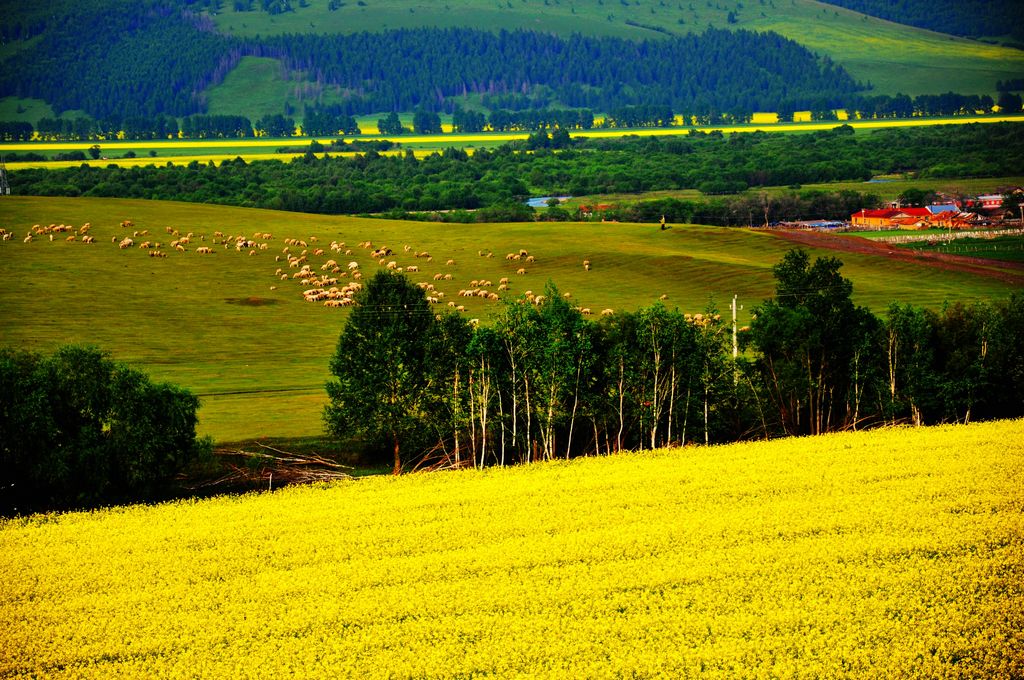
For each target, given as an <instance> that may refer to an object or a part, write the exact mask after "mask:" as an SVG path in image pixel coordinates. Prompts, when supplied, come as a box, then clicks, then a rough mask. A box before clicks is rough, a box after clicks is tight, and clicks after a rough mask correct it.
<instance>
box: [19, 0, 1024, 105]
mask: <svg viewBox="0 0 1024 680" xmlns="http://www.w3.org/2000/svg"><path fill="white" fill-rule="evenodd" d="M246 4H247V3H245V2H235V3H220V2H217V3H214V2H209V1H199V2H187V3H186V2H184V0H146V2H145V3H132V2H126V0H93V2H90V3H85V4H82V3H69V2H54V3H51V4H49V5H48V7H47V11H42V10H39V9H38V8H34V7H32V6H26V5H23V4H21V3H14V2H9V1H8V2H3V3H0V10H3V13H4V16H5V22H4V25H3V27H0V37H2V38H3V45H2V47H0V59H3V60H4V69H3V70H2V71H0V111H10V110H12V109H13V110H14V111H15V112H14V113H13V114H12V115H13V117H17V118H24V117H26V116H32V115H37V116H38V115H41V114H40V113H34V112H37V111H38V112H41V111H45V110H46V109H45V106H46V105H47V104H48V105H50V106H52V107H53V109H55V110H56V111H57V112H60V111H62V110H70V109H83V110H87V111H90V112H91V113H92V114H93V115H99V116H109V115H112V114H115V113H116V114H119V115H123V116H152V115H155V114H157V113H170V114H173V115H178V116H181V115H184V114H187V113H193V112H197V111H205V110H208V109H209V110H212V111H214V112H217V113H238V114H244V115H247V116H249V117H251V118H253V119H255V118H258V117H259V116H261V115H264V114H267V113H287V114H289V115H294V114H299V115H301V111H302V105H303V104H306V103H310V102H314V103H329V102H335V101H340V100H341V99H342V98H343V97H344V96H347V95H349V94H351V93H352V92H358V91H359V90H360V89H361V87H362V86H361V85H359V84H356V85H355V86H354V87H353V86H350V85H344V86H341V87H339V86H338V85H337V84H336V82H335V81H332V79H331V77H330V76H328V77H326V78H325V71H327V70H329V69H326V68H322V66H321V65H320V64H314V65H311V64H310V63H309V60H308V59H302V58H297V57H296V55H294V54H292V55H288V54H286V53H287V52H288V50H283V51H282V50H281V49H280V48H279V46H278V45H279V44H280V36H283V35H286V34H288V35H303V34H319V35H333V34H352V33H356V32H361V31H371V32H374V33H382V32H385V31H393V30H396V29H412V28H422V27H435V28H451V27H468V28H476V29H483V30H486V31H497V30H512V29H526V30H531V31H537V32H539V33H541V34H545V35H556V36H562V37H563V38H568V37H570V36H572V35H584V36H596V37H617V38H628V39H632V40H642V39H651V40H653V41H655V44H656V43H657V41H662V40H670V39H672V38H673V37H676V38H678V37H680V36H685V35H690V34H704V33H705V32H706V31H707V30H708V29H709V28H721V29H730V30H734V29H745V30H749V31H756V32H764V31H771V32H775V33H778V34H781V35H782V36H785V37H787V38H790V39H792V40H795V41H796V42H798V43H799V44H800V45H803V46H804V47H806V48H809V49H810V50H813V51H814V52H815V53H817V54H818V55H821V56H823V57H829V58H830V59H831V60H832V61H833V62H834V63H835V64H837V65H838V66H839V67H841V68H843V69H845V70H846V72H848V73H849V74H850V75H851V76H852V77H853V78H855V79H857V80H858V81H860V82H862V83H865V84H870V85H871V86H872V87H873V89H872V90H870V91H868V92H867V94H885V93H890V94H895V93H896V92H903V93H906V94H910V95H916V94H929V93H930V94H938V93H941V92H946V91H955V92H959V93H962V94H986V95H990V96H993V97H994V96H995V95H996V92H995V85H996V82H997V81H1000V80H1001V81H1010V80H1014V79H1019V78H1020V77H1021V75H1022V74H1024V52H1022V51H1020V50H1015V49H1011V48H1007V47H1001V46H996V45H990V44H985V43H981V42H976V41H972V40H966V39H962V38H955V37H952V36H949V35H945V34H940V33H933V32H930V31H926V30H922V29H917V28H912V27H908V26H904V25H901V24H894V23H890V22H887V21H884V20H881V19H876V18H873V17H868V16H866V15H862V14H858V13H856V12H852V11H850V10H847V9H842V8H839V7H836V6H834V5H827V4H823V3H819V2H814V1H812V0H778V1H777V2H776V0H765V2H760V1H758V2H757V3H753V2H751V3H746V4H744V3H739V2H737V3H735V4H724V5H723V4H721V3H715V4H712V3H707V2H684V1H683V0H676V1H675V2H670V1H669V0H618V1H617V2H613V1H612V0H572V1H569V0H517V1H513V0H506V1H505V2H495V3H493V4H492V3H489V2H488V3H485V2H481V0H446V1H444V2H442V1H441V0H436V1H432V0H426V1H424V0H359V1H358V2H336V1H334V2H328V1H327V0H313V1H309V2H306V1H304V2H302V3H280V2H272V3H264V4H265V5H267V6H268V7H269V8H271V9H272V10H273V8H275V7H277V8H281V7H284V6H285V5H288V6H290V7H291V9H290V11H284V12H281V13H277V14H271V13H269V12H264V11H238V10H237V8H238V7H242V6H245V5H246ZM248 4H249V5H253V3H248ZM329 5H330V6H331V7H335V9H333V10H332V9H330V8H329ZM758 40H760V39H758ZM268 41H269V42H268ZM275 41H277V42H275ZM436 42H437V41H435V44H436ZM748 42H751V44H750V46H749V49H748V50H746V51H745V50H743V49H736V48H730V49H729V53H730V54H732V55H734V56H735V58H736V59H737V61H735V65H736V66H737V67H739V66H740V65H741V64H742V63H746V61H747V60H749V59H753V58H754V57H758V56H760V57H764V59H765V61H767V62H772V61H773V60H774V61H775V62H777V63H783V62H784V63H785V64H786V65H787V67H789V66H792V64H793V61H794V57H793V56H792V55H790V56H785V57H784V56H782V55H781V54H780V55H775V56H773V55H771V54H761V52H771V51H773V50H774V49H775V48H774V47H770V46H766V45H765V44H763V43H761V42H758V41H753V40H748ZM755 43H756V44H755ZM183 44H187V45H189V49H188V50H182V49H180V46H181V45H183ZM611 51H612V52H615V51H617V50H614V49H613V50H611ZM618 51H621V50H618ZM696 51H697V52H698V53H699V52H700V51H701V48H699V47H698V48H697V50H696ZM689 52H691V53H692V52H694V50H692V49H691V50H689ZM653 54H654V55H655V56H656V55H657V52H656V50H655V51H654V52H653ZM371 58H372V57H371ZM254 59H261V60H262V61H258V62H257V61H253V60H254ZM645 59H646V57H645V58H644V59H641V60H640V61H644V60H645ZM468 61H471V59H467V58H464V57H460V58H458V59H457V60H455V61H453V60H452V59H447V63H449V64H452V63H456V62H457V63H466V62H468ZM520 61H521V60H520V59H504V60H503V63H504V64H510V63H519V62H520ZM591 61H592V62H593V69H595V70H594V71H593V72H590V73H587V74H577V73H575V71H576V70H577V68H576V67H575V66H570V67H569V68H571V69H572V71H573V73H572V74H571V76H570V77H571V78H572V79H574V82H576V83H578V84H579V85H580V86H582V87H584V89H585V88H586V87H587V83H588V82H589V80H592V79H593V78H595V77H597V78H601V77H604V76H606V75H608V74H607V73H604V72H605V71H607V70H608V67H607V65H604V64H602V63H601V62H600V60H590V61H587V62H586V63H591ZM629 61H631V62H632V61H637V60H636V58H635V57H631V58H630V60H629ZM275 62H276V63H275ZM610 63H611V62H610ZM90 65H91V66H90ZM381 67H382V68H383V69H384V70H383V71H382V74H384V75H383V76H381V77H383V78H384V79H385V81H386V80H387V79H388V78H390V76H388V75H387V74H388V73H401V72H402V71H401V69H399V70H398V71H395V70H394V68H393V67H392V66H390V65H388V64H383V63H382V64H381ZM555 68H556V69H557V67H555ZM645 68H647V67H645ZM711 68H712V69H713V70H717V72H718V73H719V74H723V75H729V74H732V71H734V70H735V69H728V68H727V67H723V66H720V65H717V62H711ZM388 69H390V70H388ZM544 70H545V71H546V72H548V73H551V72H552V69H551V68H548V67H545V69H544ZM650 70H651V72H652V73H658V72H663V71H665V69H664V68H651V69H650ZM798 70H806V69H804V67H800V68H799V69H798ZM598 71H600V72H601V73H598ZM690 71H691V72H694V73H698V72H699V73H704V72H705V71H707V68H706V67H705V66H694V67H691V68H690ZM732 75H735V74H732ZM489 77H490V78H494V79H495V80H494V81H493V85H494V87H495V88H497V91H499V92H500V91H502V88H503V87H505V85H504V84H503V83H502V82H501V80H502V79H503V78H507V75H501V76H493V75H492V76H489ZM784 77H785V78H788V79H790V80H791V82H790V84H791V85H792V86H794V87H796V88H799V87H800V86H804V85H807V84H806V83H804V84H801V83H799V82H798V80H800V79H799V78H796V77H794V76H792V75H787V76H784ZM417 78H419V76H417ZM429 79H430V81H431V82H433V81H435V80H436V81H438V83H439V84H440V82H441V81H442V80H444V74H443V73H436V74H433V75H431V76H430V78H429ZM741 79H742V80H744V81H748V82H754V79H752V78H751V77H749V76H747V75H743V76H741ZM484 82H490V81H487V79H486V78H485V79H484ZM523 82H529V83H531V85H529V86H527V88H526V90H527V92H529V90H530V88H531V87H533V86H535V85H536V84H537V83H539V82H544V81H543V80H538V79H537V78H536V76H533V77H531V78H528V79H526V80H525V81H523ZM516 83H519V80H518V79H517V80H516ZM478 84H479V83H478ZM394 85H395V87H396V88H397V89H396V99H395V101H396V102H397V101H399V99H400V95H401V93H402V92H403V91H405V90H407V89H408V88H407V87H406V85H405V84H399V83H394ZM516 87H518V84H517V85H516ZM633 87H634V86H632V85H631V86H630V87H625V88H623V90H624V92H623V94H624V95H626V96H629V95H630V91H631V89H632V88H633ZM693 87H694V86H693V85H689V84H684V85H683V89H684V90H686V89H687V88H689V89H692V88H693ZM773 87H775V86H773ZM810 87H811V88H812V90H814V91H818V92H821V93H822V95H823V96H825V97H826V98H829V97H831V96H832V92H831V90H828V89H825V88H822V87H821V86H820V85H818V84H811V85H810ZM659 88H660V89H662V90H664V89H665V83H661V82H660V81H659V83H658V84H657V85H656V87H655V91H657V90H658V89H659ZM699 89H700V90H701V91H702V92H705V93H707V92H714V91H720V90H721V88H716V87H715V86H713V85H712V86H709V85H707V84H706V83H702V84H700V85H699ZM764 89H765V88H761V90H764ZM470 90H471V91H470V93H469V96H467V97H466V98H465V99H464V100H463V103H464V104H467V105H470V106H472V105H475V104H477V103H478V101H477V99H475V98H474V95H473V91H475V90H473V88H470ZM842 91H843V90H837V91H836V92H842ZM478 94H479V92H478V91H477V95H478ZM634 94H635V93H634ZM641 95H642V96H641V98H642V99H647V98H649V95H647V94H643V93H641ZM699 95H700V93H699V92H698V93H696V94H695V95H687V96H690V97H691V100H692V97H693V96H699ZM772 96H773V97H774V98H777V95H772ZM29 97H36V98H39V97H41V98H43V99H45V100H47V101H46V102H43V103H41V104H39V105H36V104H33V106H34V107H35V108H31V107H28V106H26V101H27V98H29ZM417 97H419V95H417ZM574 98H575V99H576V100H577V101H576V103H575V104H573V105H582V106H589V107H590V108H595V105H594V104H593V103H585V102H584V99H581V98H580V97H574ZM387 101H388V100H387V98H386V97H385V99H383V100H382V101H381V103H379V105H375V106H379V108H375V109H373V110H374V111H378V110H389V109H392V108H395V106H398V107H399V108H409V107H408V106H407V104H405V103H402V104H387V103H386V102H387ZM747 101H749V102H751V104H750V105H753V106H758V107H764V106H765V105H764V104H763V103H760V102H755V100H754V99H751V98H750V97H747ZM112 102H117V103H118V106H117V107H116V108H112V105H111V103H112ZM581 102H584V103H581ZM563 103H564V102H563ZM645 103H646V102H645ZM650 103H655V102H650ZM715 105H716V106H718V107H719V108H727V107H728V106H729V104H724V103H717V104H715ZM596 108H598V110H601V109H602V108H604V107H603V106H601V107H596ZM363 112H365V111H363Z"/></svg>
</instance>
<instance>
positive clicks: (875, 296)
mask: <svg viewBox="0 0 1024 680" xmlns="http://www.w3.org/2000/svg"><path fill="white" fill-rule="evenodd" d="M126 219H130V220H132V221H133V222H134V226H133V227H130V228H123V227H121V226H119V225H120V223H121V222H122V221H123V220H126ZM86 222H89V223H91V224H92V225H93V226H92V234H93V235H94V236H95V237H96V238H97V243H95V244H92V245H85V244H82V243H81V242H73V243H67V242H65V241H64V237H63V236H59V237H58V238H56V239H55V240H54V241H53V242H50V241H48V240H47V239H46V238H45V237H43V238H41V239H36V240H35V241H34V242H31V243H23V241H22V239H23V238H24V235H25V233H26V232H27V231H28V230H29V229H30V228H31V226H32V225H34V224H50V223H66V224H71V225H75V226H76V227H78V226H81V225H82V224H84V223H86ZM0 225H3V226H4V227H5V228H7V229H8V230H12V231H14V232H15V235H16V238H14V239H12V240H11V241H6V242H3V243H2V245H0V309H2V310H4V318H5V319H7V320H8V322H7V323H4V324H0V344H3V345H10V346H14V347H31V348H35V349H39V350H48V349H50V348H52V347H54V346H56V345H59V344H63V343H68V342H78V343H95V344H97V345H99V346H100V347H102V348H104V349H107V350H110V351H111V352H112V353H113V356H114V357H115V358H117V359H119V360H123V361H129V362H131V363H132V364H133V365H136V366H138V367H140V368H143V369H145V370H146V371H147V372H149V373H150V374H151V375H152V376H153V377H154V378H155V379H158V380H169V381H172V382H175V383H178V384H181V385H182V386H185V387H188V388H190V389H192V390H194V391H195V392H196V393H198V394H199V395H200V396H201V397H202V399H203V409H202V411H201V414H200V417H201V423H200V427H201V429H202V430H203V432H205V433H209V434H212V435H213V436H214V437H215V438H217V439H218V440H222V441H232V440H238V439H242V438H248V437H255V436H264V435H265V436H305V435H312V434H316V433H318V432H320V430H321V424H320V421H319V412H320V407H321V405H322V403H323V401H324V399H325V393H324V389H323V384H324V382H325V381H326V380H327V378H328V362H329V359H330V357H331V355H332V353H333V352H334V350H335V345H336V342H337V338H338V335H339V333H340V331H341V327H342V322H343V319H344V318H345V315H346V314H347V312H346V311H345V310H344V309H330V308H325V307H323V306H322V305H320V304H312V303H307V302H304V301H303V299H302V290H303V286H302V285H301V284H300V283H299V282H298V281H293V280H291V279H289V280H287V281H281V280H280V277H279V276H278V275H276V274H275V271H276V270H277V269H278V268H281V267H283V268H284V270H285V272H289V271H291V270H289V269H288V266H287V263H286V262H279V261H276V260H275V257H276V255H278V254H280V252H281V249H282V248H283V247H285V243H284V241H285V239H287V238H295V239H304V240H306V241H307V243H308V244H309V248H308V249H309V250H310V251H312V250H313V249H314V248H315V247H316V246H315V245H313V242H312V240H311V238H310V237H312V236H316V237H317V238H318V239H319V247H322V248H327V247H328V244H330V242H331V241H332V240H337V241H344V242H346V243H347V244H348V246H347V247H348V248H350V249H352V251H353V252H352V255H351V256H349V255H341V254H335V253H331V251H329V250H328V251H327V252H326V253H325V255H323V256H311V257H310V264H312V265H315V266H316V270H317V271H319V268H320V266H321V265H322V263H324V262H325V261H326V260H327V259H328V258H329V257H334V258H335V259H337V260H338V261H339V262H342V263H343V264H344V263H347V262H348V261H356V262H359V263H360V264H361V265H362V267H363V268H364V269H365V270H366V271H367V272H373V271H374V270H375V268H376V266H377V265H375V264H374V263H373V261H372V260H371V259H370V257H369V254H368V251H367V250H365V249H361V248H359V247H358V246H357V244H358V243H360V242H362V241H365V240H370V241H372V242H373V243H374V244H377V245H388V246H390V247H391V248H392V249H393V250H395V251H396V254H397V257H396V259H397V260H398V262H399V263H400V264H402V265H406V264H418V265H419V266H420V270H421V271H420V274H418V275H414V278H415V280H417V281H423V282H429V283H431V284H433V285H435V286H436V288H437V289H438V290H439V291H441V292H444V293H445V294H446V297H445V298H444V301H443V302H442V305H441V306H442V307H445V308H447V307H446V305H444V302H445V301H452V302H454V303H456V304H461V305H464V306H465V308H466V312H465V313H466V314H467V315H468V316H470V317H477V318H480V319H482V320H483V321H484V322H486V321H487V319H488V318H489V317H490V316H491V315H492V314H494V313H495V311H496V310H497V304H498V303H495V302H490V301H486V300H482V299H479V298H462V297H459V295H458V292H459V290H460V289H464V288H467V287H471V281H472V280H474V279H477V280H479V279H487V280H490V281H492V282H493V283H494V284H497V283H498V281H499V280H500V279H501V278H502V277H509V278H510V279H511V281H510V283H511V290H510V291H509V294H510V295H513V296H518V295H520V294H522V293H523V292H524V291H526V290H533V291H536V292H540V291H542V290H543V288H544V285H545V284H546V283H547V282H548V281H549V280H550V281H553V282H554V283H555V284H557V286H558V287H559V289H560V290H561V291H564V292H570V293H571V294H572V296H573V297H572V300H573V301H574V303H576V304H578V305H580V306H585V307H591V308H593V309H594V310H595V314H596V313H597V312H598V311H599V310H601V309H604V308H613V309H629V310H635V309H637V308H639V307H643V306H647V305H650V304H653V303H654V302H656V301H657V300H658V298H659V296H661V295H665V296H667V297H666V300H665V304H667V305H669V306H678V308H679V309H681V310H682V311H685V312H699V311H703V310H704V309H705V307H706V306H707V304H708V301H709V299H713V300H714V301H715V302H716V303H717V305H718V307H719V308H723V309H724V308H725V307H727V305H728V302H729V301H730V300H731V298H732V296H733V295H734V294H736V295H738V296H739V299H740V303H741V304H743V305H745V311H744V312H742V314H741V323H745V322H746V320H747V319H748V318H749V317H748V315H749V313H750V310H751V309H752V307H753V306H754V305H755V304H757V303H760V302H761V301H762V300H764V299H765V298H767V297H769V296H770V295H771V294H772V291H773V290H774V279H773V277H772V273H771V267H772V266H773V265H774V264H776V263H777V262H778V261H779V260H781V259H782V256H783V254H784V253H785V252H786V251H787V250H788V249H789V248H790V247H791V244H790V243H789V242H787V241H785V240H783V239H780V238H777V237H775V236H773V235H770V234H767V233H755V232H751V231H747V230H740V229H728V228H713V227H698V226H680V225H677V226H676V228H674V229H672V230H669V231H666V232H661V231H659V230H658V229H657V227H654V226H651V225H637V224H613V223H607V224H602V223H591V224H585V225H584V224H550V223H517V224H478V225H458V224H455V225H449V224H433V223H423V222H398V221H388V220H371V219H360V218H350V217H334V216H326V215H306V214H299V213H285V212H274V211H270V210H255V209H245V208H230V207H219V206H211V205H200V204H183V203H170V202H160V201H131V200H113V199H66V198H27V197H13V196H12V197H5V198H3V199H2V200H0ZM167 228H172V229H176V230H178V232H179V233H180V234H181V235H184V234H186V233H188V232H193V242H192V243H191V244H189V245H188V248H189V252H185V253H179V252H176V251H175V250H173V249H172V248H170V247H169V242H170V241H171V240H172V239H173V238H175V237H174V236H172V235H170V234H168V233H167V231H166V230H167ZM142 230H148V232H149V233H148V234H140V235H139V236H137V237H136V241H137V242H138V243H141V241H143V240H150V241H154V242H161V243H162V244H163V245H162V248H161V249H162V250H163V251H165V252H167V253H168V255H169V256H168V257H166V258H154V257H148V256H147V251H146V250H140V249H139V248H138V247H133V248H128V249H119V248H118V247H117V245H116V244H115V243H112V242H111V239H112V238H114V239H115V240H117V239H121V238H123V237H124V236H125V235H126V234H128V235H131V234H132V233H133V232H134V231H142ZM217 231H220V232H222V233H224V234H227V235H233V234H242V233H245V234H247V235H251V234H252V233H253V232H254V231H260V232H269V233H272V234H273V236H274V238H273V240H271V241H269V242H268V243H269V246H270V247H269V248H268V250H265V251H260V250H257V251H255V254H253V255H249V254H248V252H246V251H242V252H237V251H236V250H235V249H233V248H229V249H225V248H222V247H220V246H217V249H216V253H215V254H213V255H199V254H197V253H196V252H194V250H195V248H196V247H197V246H199V245H202V244H204V243H206V244H208V245H209V244H211V242H212V240H213V237H214V234H215V232H217ZM204 239H205V240H204ZM404 245H409V246H410V248H411V249H414V250H418V251H422V250H426V251H428V252H429V253H431V254H432V255H433V261H432V262H426V261H425V260H423V259H414V258H412V257H411V255H410V254H406V253H405V252H404V248H403V246H404ZM521 248H526V249H528V250H529V251H530V252H531V253H534V254H535V255H536V256H537V262H536V264H535V265H529V266H528V269H527V272H526V274H524V275H517V274H516V273H515V272H516V269H517V268H518V267H519V266H520V265H519V264H518V263H515V262H509V261H506V259H505V258H504V254H505V253H508V252H514V251H518V250H519V249H521ZM301 249H302V248H301V247H298V248H292V250H294V251H297V250H301ZM810 250H811V252H812V253H813V254H815V255H821V254H826V253H829V251H823V250H820V249H819V250H815V249H813V248H812V249H810ZM480 252H484V253H485V254H486V252H493V253H494V257H490V258H488V257H481V256H480V255H479V253H480ZM839 257H840V258H841V259H842V260H843V262H844V263H845V266H844V268H843V274H844V276H846V277H848V278H850V279H851V280H852V281H853V283H854V286H855V289H854V290H855V294H854V297H855V300H856V302H857V303H858V304H862V305H866V306H868V307H870V308H871V309H872V310H874V311H875V312H876V313H879V314H880V313H882V312H884V310H885V308H886V306H887V305H888V304H889V303H890V302H891V301H894V300H898V301H901V302H904V303H914V304H918V305H922V306H928V307H932V308H938V307H939V306H941V305H942V304H943V302H945V301H947V300H948V301H957V300H961V301H972V300H993V299H999V298H1003V297H1005V296H1006V295H1008V294H1009V293H1010V292H1011V291H1013V290H1015V288H1016V286H1015V285H1014V284H1013V283H1007V282H1003V281H1001V280H999V279H997V278H991V277H988V276H981V275H977V274H969V273H964V272H958V271H950V270H948V269H943V268H939V267H935V266H928V265H927V264H926V263H920V262H906V261H894V260H892V259H890V258H887V257H884V256H878V255H867V254H859V253H846V252H843V253H840V254H839ZM448 259H453V260H454V261H455V264H454V265H452V266H448V265H446V264H445V263H446V262H447V260H448ZM583 259H590V260H591V261H592V263H593V270H592V271H589V272H587V271H584V269H583V267H582V266H581V264H580V263H581V262H582V261H583ZM444 273H450V274H452V275H453V277H454V278H453V280H451V281H436V282H435V281H434V275H435V274H444ZM253 414H258V417H254V415H253Z"/></svg>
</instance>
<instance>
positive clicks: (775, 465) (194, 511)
mask: <svg viewBox="0 0 1024 680" xmlns="http://www.w3.org/2000/svg"><path fill="white" fill-rule="evenodd" d="M1022 489H1024V421H1021V420H1017V421H1009V422H1002V423H990V424H981V425H971V426H958V427H939V428H933V429H917V430H914V429H893V430H879V431H873V432H869V433H861V434H846V435H832V436H825V437H819V438H806V439H795V440H793V439H791V440H780V441H775V442H771V443H755V444H736V445H730V446H722V447H712V448H686V449H676V450H668V451H657V452H653V453H651V452H648V453H642V454H628V455H620V456H616V457H613V458H601V459H594V458H591V459H584V460H578V461H573V462H568V463H566V462H561V463H553V464H537V465H533V466H529V467H520V468H516V469H491V470H486V471H483V472H478V471H464V472H454V473H434V474H422V475H410V476H406V477H401V478H383V477H382V478H370V479H363V480H360V481H356V482H348V483H341V484H337V485H333V486H321V487H312V488H290V489H286V490H283V491H279V492H275V493H272V494H259V495H247V496H241V497H224V498H217V499H213V500H205V501H196V502H178V503H170V504H164V505H158V506H150V507H147V506H136V507H127V508H116V509H110V510H104V511H98V512H92V513H72V514H65V515H46V516H35V517H30V518H24V519H12V520H7V521H5V522H3V523H2V524H0V573H2V574H3V580H2V581H0V583H2V586H0V621H2V627H0V676H4V677H17V676H33V677H35V676H44V677H75V678H79V677H96V678H111V677H117V678H123V677H147V678H148V677H206V678H232V677H239V678H241V677H267V678H278V677H288V676H292V677H318V676H319V677H332V678H333V677H359V678H363V677H371V678H372V677H451V676H462V677H468V676H470V675H496V676H500V677H559V678H578V677H610V676H643V677H654V676H661V677H685V676H692V675H698V674H701V675H707V676H709V677H728V678H734V677H766V678H767V677H791V676H796V675H801V676H805V677H836V676H839V677H855V678H861V677H879V678H894V677H915V676H924V677H1021V676H1022V674H1024V654H1022V650H1024V493H1022Z"/></svg>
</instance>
